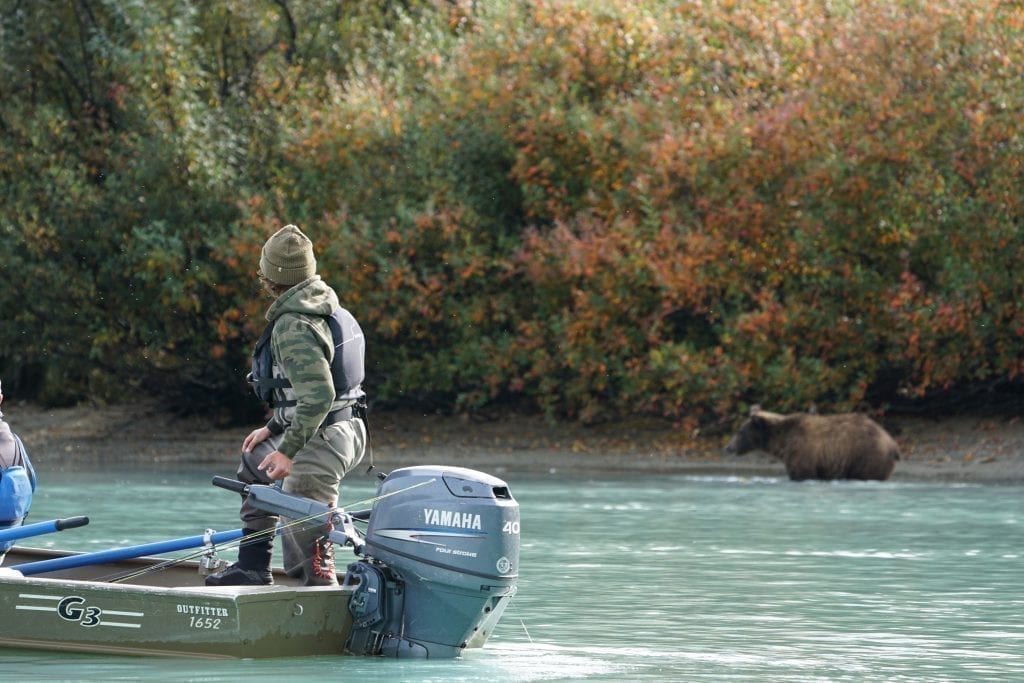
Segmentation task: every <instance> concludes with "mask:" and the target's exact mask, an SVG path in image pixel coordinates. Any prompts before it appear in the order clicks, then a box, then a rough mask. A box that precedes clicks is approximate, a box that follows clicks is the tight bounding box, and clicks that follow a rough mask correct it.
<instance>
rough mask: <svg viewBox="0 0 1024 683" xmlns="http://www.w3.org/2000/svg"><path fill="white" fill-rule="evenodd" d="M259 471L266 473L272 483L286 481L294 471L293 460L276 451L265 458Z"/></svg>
mask: <svg viewBox="0 0 1024 683" xmlns="http://www.w3.org/2000/svg"><path fill="white" fill-rule="evenodd" d="M259 470H260V471H261V472H266V473H267V478H268V479H270V480H271V481H276V480H278V479H284V478H285V477H287V476H288V475H289V474H290V473H291V471H292V460H291V458H289V457H288V456H287V455H285V454H284V453H282V452H281V451H274V452H272V453H270V454H269V455H268V456H267V457H265V458H263V462H261V463H260V465H259Z"/></svg>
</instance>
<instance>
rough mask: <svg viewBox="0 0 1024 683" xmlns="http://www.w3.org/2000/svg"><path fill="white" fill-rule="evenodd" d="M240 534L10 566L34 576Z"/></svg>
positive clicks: (226, 539) (225, 539)
mask: <svg viewBox="0 0 1024 683" xmlns="http://www.w3.org/2000/svg"><path fill="white" fill-rule="evenodd" d="M241 537H242V530H241V529H232V530H231V531H219V532H217V533H214V534H210V535H209V536H207V535H206V534H199V535H198V536H188V537H186V538H175V539H172V540H170V541H158V542H156V543H146V544H144V545H132V546H127V547H125V548H111V549H110V550H100V551H98V552H94V553H82V554H81V555H69V556H67V557H57V558H54V559H52V560H39V561H38V562H26V563H25V564H16V565H13V566H12V567H11V569H16V570H17V571H19V572H21V573H22V574H23V575H24V576H33V575H34V574H44V573H46V572H56V571H60V570H62V569H73V568H75V567H85V566H88V565H91V564H103V563H105V562H118V561H120V560H130V559H133V558H136V557H142V556H143V555H159V554H161V553H170V552H174V551H175V550H186V549H188V548H198V547H199V546H202V545H206V543H207V541H209V542H210V543H214V544H217V543H227V542H229V541H234V540H237V539H239V538H241Z"/></svg>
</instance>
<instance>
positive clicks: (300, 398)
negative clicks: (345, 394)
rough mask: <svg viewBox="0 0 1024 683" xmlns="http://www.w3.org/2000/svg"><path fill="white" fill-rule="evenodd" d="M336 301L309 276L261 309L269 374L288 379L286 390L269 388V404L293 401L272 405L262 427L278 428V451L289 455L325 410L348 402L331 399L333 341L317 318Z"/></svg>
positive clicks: (317, 279)
mask: <svg viewBox="0 0 1024 683" xmlns="http://www.w3.org/2000/svg"><path fill="white" fill-rule="evenodd" d="M338 305H339V304H338V295H337V294H335V293H334V290H333V289H331V288H330V286H328V285H327V283H325V282H324V281H323V280H321V279H320V276H319V275H314V276H313V277H311V278H309V279H308V280H304V281H303V282H300V283H299V284H297V285H295V286H294V287H292V288H291V289H289V290H288V291H287V292H285V293H284V294H282V295H281V296H279V297H278V298H277V300H275V301H274V303H273V304H271V305H270V308H269V309H267V320H268V321H270V322H273V323H274V331H273V333H272V335H271V337H270V349H271V352H272V354H273V356H274V376H275V377H284V378H287V379H288V381H289V382H291V387H289V388H285V389H275V390H274V393H275V403H280V402H290V401H295V402H296V403H295V405H294V406H287V407H285V406H278V407H277V408H275V409H274V415H273V417H271V419H270V421H269V422H268V423H267V428H268V429H270V431H271V432H273V433H274V434H280V433H281V432H282V431H283V432H284V437H283V438H282V440H281V445H280V446H279V447H278V450H280V451H281V452H282V453H284V454H285V455H287V456H288V457H289V458H294V457H295V454H296V453H298V452H299V450H300V449H301V448H302V447H303V446H305V445H306V442H308V441H309V440H310V439H311V438H312V437H313V435H314V434H316V432H317V430H318V429H319V428H320V424H321V423H322V422H323V421H324V418H325V417H327V413H329V412H330V411H332V410H336V409H338V408H343V407H345V406H346V405H349V404H351V403H352V401H340V400H336V399H335V391H334V382H333V381H332V380H331V365H330V364H331V359H332V358H333V356H334V342H333V340H332V338H331V330H330V328H329V327H328V326H327V321H326V320H325V318H324V317H323V316H327V315H330V314H331V312H332V311H333V310H334V309H335V308H337V307H338Z"/></svg>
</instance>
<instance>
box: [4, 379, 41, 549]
mask: <svg viewBox="0 0 1024 683" xmlns="http://www.w3.org/2000/svg"><path fill="white" fill-rule="evenodd" d="M3 402H4V391H3V386H2V385H0V405H2V404H3ZM35 490H36V471H35V470H34V469H32V462H31V461H30V460H29V459H28V453H27V452H26V451H25V444H23V443H22V442H21V439H19V438H18V435H17V434H15V433H14V432H12V431H11V428H10V426H9V425H8V424H7V423H6V422H4V414H3V413H2V412H0V529H5V528H8V527H12V526H21V523H22V522H23V521H25V516H26V515H28V510H29V508H30V507H32V493H33V492H34V491H35ZM12 545H14V541H6V542H0V560H3V556H4V553H6V552H7V551H8V550H9V549H10V547H11V546H12Z"/></svg>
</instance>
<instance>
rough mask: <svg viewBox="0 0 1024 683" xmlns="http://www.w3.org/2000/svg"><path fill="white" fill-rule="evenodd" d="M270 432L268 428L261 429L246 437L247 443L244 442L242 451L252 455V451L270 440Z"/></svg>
mask: <svg viewBox="0 0 1024 683" xmlns="http://www.w3.org/2000/svg"><path fill="white" fill-rule="evenodd" d="M270 436H271V435H270V430H269V429H267V428H266V427H260V428H259V429H254V430H252V431H251V432H249V436H247V437H245V441H243V442H242V450H243V451H245V452H246V453H252V449H254V448H256V446H257V445H258V444H260V443H262V442H263V441H266V440H267V439H269V438H270Z"/></svg>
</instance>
